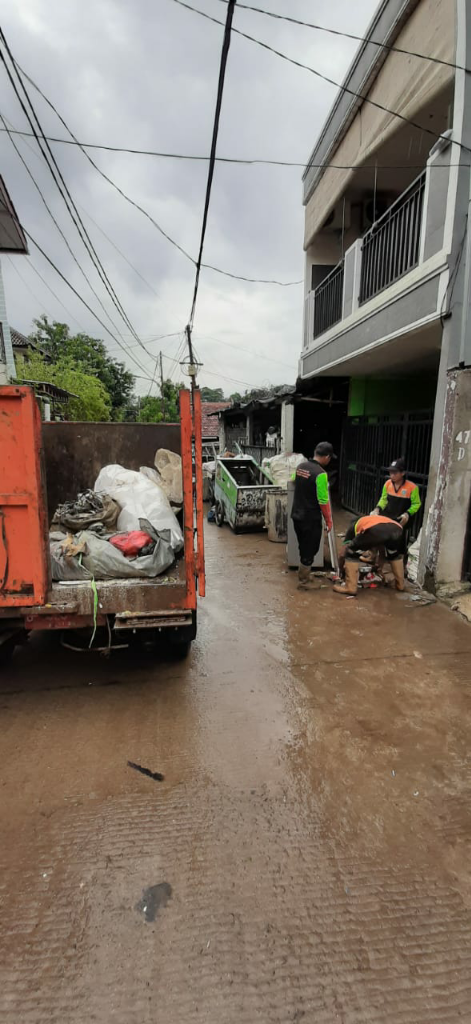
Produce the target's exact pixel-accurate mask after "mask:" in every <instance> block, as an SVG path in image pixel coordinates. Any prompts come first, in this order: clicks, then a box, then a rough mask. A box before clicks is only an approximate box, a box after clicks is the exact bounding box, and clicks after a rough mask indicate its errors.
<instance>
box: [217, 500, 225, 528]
mask: <svg viewBox="0 0 471 1024" xmlns="http://www.w3.org/2000/svg"><path fill="white" fill-rule="evenodd" d="M223 522H224V505H223V504H222V502H220V501H217V502H216V525H217V526H222V524H223Z"/></svg>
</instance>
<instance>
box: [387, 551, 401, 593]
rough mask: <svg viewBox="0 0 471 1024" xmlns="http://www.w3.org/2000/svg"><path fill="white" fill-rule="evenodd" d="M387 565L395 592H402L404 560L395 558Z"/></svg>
mask: <svg viewBox="0 0 471 1024" xmlns="http://www.w3.org/2000/svg"><path fill="white" fill-rule="evenodd" d="M389 564H390V566H391V572H392V574H393V576H394V582H395V584H396V590H404V560H403V559H402V558H397V559H396V561H394V562H390V563H389Z"/></svg>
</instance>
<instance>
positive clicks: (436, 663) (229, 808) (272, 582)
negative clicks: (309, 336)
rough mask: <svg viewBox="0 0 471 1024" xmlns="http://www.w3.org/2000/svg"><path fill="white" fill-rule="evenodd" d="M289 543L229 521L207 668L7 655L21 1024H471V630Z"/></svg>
mask: <svg viewBox="0 0 471 1024" xmlns="http://www.w3.org/2000/svg"><path fill="white" fill-rule="evenodd" d="M283 556H284V552H283V548H282V546H280V545H275V544H270V543H269V542H268V541H267V539H266V537H265V536H260V535H258V536H253V535H252V536H234V535H233V534H232V533H231V531H230V530H229V528H228V527H224V528H223V529H222V530H218V529H217V528H216V527H209V528H208V530H207V572H208V584H207V592H208V597H207V598H206V599H205V600H204V601H202V602H201V604H200V612H199V634H198V639H197V641H196V642H195V644H194V645H193V650H192V652H191V654H190V656H189V658H188V660H187V661H185V662H177V661H175V660H174V659H170V657H169V656H166V655H165V654H163V653H161V654H154V655H149V654H144V653H142V654H139V655H136V653H132V652H119V653H115V654H114V656H113V657H112V658H111V659H110V660H104V659H102V658H101V657H100V656H98V655H90V654H73V653H72V652H70V651H65V650H63V649H60V648H58V647H57V645H56V642H55V638H54V637H51V636H50V635H49V636H46V637H36V638H35V639H34V642H32V643H31V644H30V645H29V646H28V647H27V648H26V649H24V650H21V651H19V652H18V654H17V655H15V658H14V660H13V662H12V664H11V666H10V667H9V668H8V670H4V671H3V674H2V677H1V682H0V705H1V721H2V728H1V784H2V788H1V796H2V799H1V826H2V843H1V849H0V896H1V939H0V963H1V968H0V980H1V985H0V1020H1V1021H2V1024H46V1022H47V1024H85V1022H87V1024H88V1022H98V1024H109V1022H110V1024H111V1022H116V1024H138V1022H139V1024H150V1022H152V1024H154V1022H159V1024H160V1022H161V1024H194V1022H203V1024H255V1022H257V1021H260V1022H262V1024H299V1022H306V1024H334V1022H342V1024H369V1022H372V1024H382V1022H388V1024H389V1022H390V1024H455V1022H458V1021H460V1022H461V1021H470V1020H471V970H470V967H471V963H470V961H471V943H470V940H471V858H470V849H469V840H470V833H471V817H470V806H469V784H470V781H471V772H470V761H469V710H470V692H471V691H470V659H471V627H470V626H469V625H467V624H466V623H464V622H463V621H461V620H460V619H459V618H458V617H457V616H455V615H454V614H453V613H452V612H450V611H449V610H448V609H446V608H444V607H442V606H440V605H430V606H427V607H421V606H417V605H414V604H413V603H411V602H409V601H404V600H402V599H401V596H400V595H398V594H395V593H393V592H386V591H382V590H381V591H380V590H376V591H368V592H366V593H363V594H360V596H359V597H358V598H357V599H354V600H346V599H345V598H343V597H341V596H337V595H335V594H333V593H332V591H331V586H330V584H326V585H325V586H324V587H323V589H320V590H319V591H316V592H313V593H302V592H298V591H297V589H296V578H295V576H294V575H293V574H292V573H290V572H288V571H287V570H286V569H285V564H284V557H283ZM128 761H131V762H133V763H134V764H137V765H140V766H141V767H145V768H148V769H149V770H150V771H151V772H152V773H158V772H160V773H162V774H163V775H164V780H163V781H159V780H158V779H152V778H150V777H148V776H145V775H143V774H141V773H140V772H138V771H135V770H133V769H132V768H131V767H129V766H128Z"/></svg>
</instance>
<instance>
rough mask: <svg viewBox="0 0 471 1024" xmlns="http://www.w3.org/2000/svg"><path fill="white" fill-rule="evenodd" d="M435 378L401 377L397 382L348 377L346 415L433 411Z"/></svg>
mask: <svg viewBox="0 0 471 1024" xmlns="http://www.w3.org/2000/svg"><path fill="white" fill-rule="evenodd" d="M436 388H437V378H436V377H435V376H433V375H432V376H427V375H424V376H423V377H403V378H402V379H401V380H398V379H397V378H394V379H377V378H376V379H375V378H372V377H352V378H351V380H350V392H349V398H348V415H349V416H380V415H382V414H386V413H390V412H413V411H416V410H419V409H433V407H434V405H435V392H436Z"/></svg>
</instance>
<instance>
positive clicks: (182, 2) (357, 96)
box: [173, 0, 471, 153]
mask: <svg viewBox="0 0 471 1024" xmlns="http://www.w3.org/2000/svg"><path fill="white" fill-rule="evenodd" d="M173 3H175V4H179V6H180V7H186V9H187V10H188V11H193V13H194V14H199V15H200V17H201V18H206V19H207V21H213V22H214V23H215V24H216V25H223V24H224V22H222V21H220V20H219V18H214V17H213V16H212V15H211V14H206V13H205V12H204V11H199V10H198V8H197V7H192V6H191V5H190V4H187V3H186V2H185V0H173ZM232 31H233V32H235V33H236V34H237V35H239V36H242V37H243V38H244V39H248V40H249V41H250V42H251V43H256V44H257V46H261V47H262V48H263V49H264V50H268V51H269V53H274V54H275V56H276V57H281V58H282V60H286V61H288V63H289V64H294V66H295V67H297V68H302V69H303V71H309V73H310V74H311V75H315V76H316V78H320V79H322V81H323V82H328V83H329V85H334V86H335V88H336V89H338V90H339V91H340V92H341V93H345V92H346V93H348V94H349V96H354V97H355V99H357V100H361V101H362V103H369V104H370V106H372V107H376V109H377V110H382V111H383V113H385V114H390V115H391V117H396V118H398V120H399V121H404V122H405V123H406V124H410V125H412V127H413V128H418V130H419V131H421V132H426V133H427V135H432V136H433V138H434V139H435V140H437V139H442V140H443V141H445V142H447V143H449V141H450V140H449V139H448V138H447V136H446V135H443V134H441V133H439V132H434V130H433V128H427V126H426V125H423V124H419V123H418V122H417V121H413V120H412V118H410V117H406V116H405V114H399V113H398V111H397V110H391V109H390V108H389V107H385V106H384V104H382V103H378V102H377V101H376V100H372V99H371V98H370V97H369V96H365V95H364V94H362V93H360V92H355V90H354V89H349V88H348V86H347V85H342V84H341V83H340V82H336V81H335V80H334V79H333V78H329V76H328V75H324V74H323V73H322V72H321V71H318V70H317V69H316V68H312V67H310V66H309V64H303V63H302V61H299V60H295V59H294V57H288V55H287V54H286V53H282V52H281V50H276V49H275V48H274V47H273V46H269V44H268V43H264V42H263V41H262V40H261V39H257V38H256V37H255V36H251V35H249V34H248V32H242V31H241V29H239V28H234V29H233V30H232ZM456 145H458V146H459V147H460V149H463V150H465V151H466V152H467V153H471V147H469V146H465V145H464V143H462V142H459V143H456Z"/></svg>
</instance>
